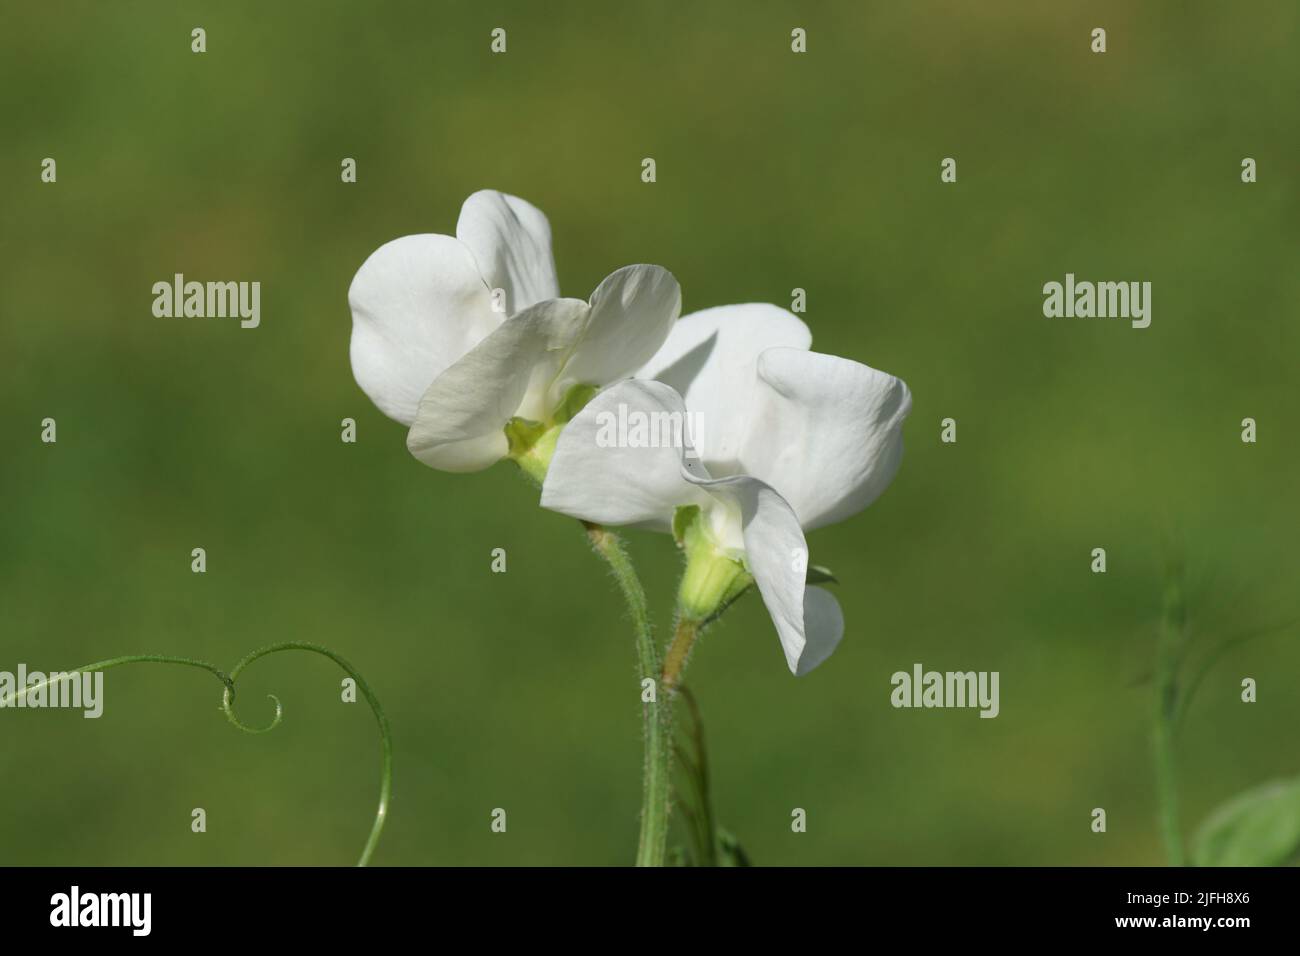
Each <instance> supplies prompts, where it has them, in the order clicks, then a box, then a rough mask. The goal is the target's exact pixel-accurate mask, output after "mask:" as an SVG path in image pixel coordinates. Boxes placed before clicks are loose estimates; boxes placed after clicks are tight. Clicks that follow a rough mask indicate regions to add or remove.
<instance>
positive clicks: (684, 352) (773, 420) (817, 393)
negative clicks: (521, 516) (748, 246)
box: [542, 305, 912, 679]
mask: <svg viewBox="0 0 1300 956" xmlns="http://www.w3.org/2000/svg"><path fill="white" fill-rule="evenodd" d="M810 343H811V336H810V335H809V332H808V328H807V326H805V325H804V324H803V322H801V321H800V320H799V319H797V318H796V317H795V316H793V315H791V314H790V313H789V312H786V311H785V310H784V309H780V308H778V307H776V306H773V305H734V306H723V307H720V308H715V309H706V310H705V311H702V312H696V313H694V314H692V315H688V316H685V317H684V318H682V319H681V320H680V321H679V322H678V323H677V324H676V325H675V326H674V327H673V331H672V333H671V335H670V336H669V338H668V341H667V342H666V343H665V345H664V347H663V349H662V350H661V351H660V352H659V353H658V354H657V355H656V356H655V358H654V359H653V360H652V361H651V362H650V363H648V364H647V366H646V367H645V368H644V369H643V370H642V376H643V378H644V379H649V378H653V379H657V381H650V380H640V379H638V380H633V381H629V382H624V383H622V384H620V385H617V386H615V387H613V388H610V389H606V390H605V391H602V392H601V393H600V394H599V395H597V396H596V397H595V398H593V399H592V400H591V402H590V403H589V404H588V405H587V406H586V407H585V408H584V409H583V410H582V411H581V412H580V413H579V414H578V415H577V416H576V417H574V418H573V420H572V421H571V422H569V424H568V425H567V426H566V428H565V430H564V432H563V433H562V434H561V435H560V438H559V441H558V444H557V445H556V448H555V455H554V457H553V458H552V460H551V465H550V471H549V472H548V474H547V476H546V480H545V483H544V484H543V487H542V505H543V506H544V507H546V508H550V509H552V510H554V511H558V512H561V513H563V514H567V515H572V516H574V517H578V518H582V519H584V520H587V521H593V522H599V523H601V524H608V525H631V526H635V527H645V528H653V529H656V530H660V531H669V530H671V531H673V532H674V534H675V535H676V536H677V537H678V539H679V541H680V542H681V543H682V544H683V547H685V549H686V551H687V566H686V571H685V573H684V575H683V579H682V587H681V591H680V593H679V603H680V605H681V610H682V613H683V615H685V616H686V617H687V618H692V619H694V620H697V621H700V622H704V621H707V620H709V619H710V618H712V617H714V616H716V614H717V613H718V612H719V611H720V610H721V609H722V608H724V607H725V606H726V604H727V603H729V602H730V601H731V600H733V599H734V598H735V597H736V596H737V595H738V594H739V593H740V592H741V591H743V590H744V588H745V587H747V586H748V585H749V583H750V582H751V579H752V582H753V583H755V584H757V586H758V590H759V592H760V594H761V595H762V598H763V603H764V604H765V605H766V607H767V609H768V612H769V613H770V614H771V615H772V620H773V622H774V623H775V625H776V629H777V633H778V635H779V636H780V639H781V646H782V648H783V649H784V651H785V657H786V662H787V664H788V665H789V667H790V670H791V672H792V673H794V674H806V673H808V672H809V671H810V670H812V669H813V668H814V667H816V666H817V665H818V664H820V663H821V662H822V661H824V660H825V659H826V658H827V657H829V656H830V654H831V652H832V651H834V649H835V647H836V645H838V644H839V641H840V638H841V637H842V636H843V632H844V617H843V614H842V613H841V611H840V607H839V603H838V602H837V601H836V600H835V598H834V597H833V596H832V595H831V594H830V592H829V591H826V590H825V589H823V588H819V587H809V586H808V585H807V583H806V581H807V568H808V552H807V545H806V542H805V539H804V531H805V530H811V529H813V528H818V527H821V526H822V525H826V524H830V523H831V522H835V521H841V520H843V519H845V518H847V517H849V516H850V515H853V514H855V513H856V512H858V511H860V510H862V509H863V508H865V507H866V506H867V505H869V504H870V503H871V502H872V501H874V500H875V499H876V498H877V497H878V496H879V495H880V493H881V492H882V491H884V489H885V487H886V486H887V485H888V484H889V482H890V480H891V479H892V478H893V477H894V474H895V472H896V471H897V470H898V465H899V461H900V459H901V457H902V452H903V440H902V423H903V419H904V418H905V417H906V416H907V414H908V412H909V411H910V410H911V404H912V398H911V393H910V392H909V391H908V388H907V386H906V385H905V384H904V383H903V382H902V381H900V380H899V379H897V378H895V377H893V376H892V375H887V374H885V373H884V372H878V371H876V370H875V369H872V368H868V367H867V366H865V365H861V364H859V363H857V362H852V361H849V360H848V359H843V358H837V357H835V356H833V355H822V354H819V353H816V352H810V351H808V346H809V345H810ZM688 409H689V410H690V415H689V416H688V415H687V410H688ZM619 422H643V423H645V424H646V426H647V427H646V428H644V429H643V430H640V431H634V429H633V428H631V427H624V426H621V425H618V423H619ZM692 422H698V423H699V424H700V425H701V426H702V427H700V428H698V429H696V431H697V434H696V435H695V436H690V435H689V429H688V428H686V427H683V425H689V423H692ZM682 434H686V436H687V438H688V439H689V438H691V437H693V438H694V441H693V442H692V441H686V442H679V441H677V440H676V438H677V436H679V435H682ZM674 446H677V447H674ZM688 649H689V648H688ZM669 654H670V658H669V665H668V666H666V667H665V679H669V678H670V676H671V674H670V670H671V667H672V666H673V661H672V651H671V650H670V652H669ZM678 663H680V662H678Z"/></svg>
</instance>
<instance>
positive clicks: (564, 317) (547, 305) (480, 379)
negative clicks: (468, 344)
mask: <svg viewBox="0 0 1300 956" xmlns="http://www.w3.org/2000/svg"><path fill="white" fill-rule="evenodd" d="M587 309H588V306H587V303H585V302H582V301H579V300H577V299H550V300H548V301H546V302H541V303H538V304H537V305H535V306H533V307H532V308H529V309H526V310H524V311H523V312H521V313H519V314H518V315H515V316H512V317H511V318H509V319H507V320H506V321H505V322H504V323H502V325H501V326H500V327H499V328H498V329H497V330H496V331H495V332H493V333H492V334H491V335H489V336H488V337H487V338H485V339H484V340H483V341H482V342H480V343H479V344H478V345H477V346H475V347H474V348H473V349H472V350H471V351H470V352H469V353H468V354H467V355H466V356H465V357H464V358H462V359H461V360H460V361H459V362H457V363H456V364H455V365H453V366H451V368H449V369H447V371H445V372H443V373H442V374H441V375H440V376H438V378H437V379H435V380H434V382H433V384H432V385H430V386H429V388H428V390H427V391H426V392H425V393H424V396H423V397H422V398H421V399H420V405H419V410H418V412H417V414H416V417H415V422H414V424H413V425H412V426H411V431H410V433H409V434H408V435H407V436H406V447H407V448H409V449H410V450H411V454H413V455H415V457H416V458H419V459H420V460H421V461H422V462H424V463H425V464H426V465H429V466H430V467H433V468H438V469H441V470H443V471H479V470H481V469H483V468H487V467H488V466H489V465H491V464H492V463H493V462H495V461H498V460H499V459H501V458H502V457H503V456H504V455H505V453H506V451H507V441H506V437H505V432H504V428H505V426H506V423H507V422H508V421H509V420H510V419H511V418H513V417H514V416H515V415H516V414H517V413H518V412H519V411H520V405H521V403H523V402H524V400H525V396H526V395H527V394H528V392H529V390H530V385H532V384H533V383H535V382H536V381H537V380H542V381H550V379H551V378H553V377H554V375H555V372H556V364H557V363H558V361H559V356H561V355H564V354H567V352H568V349H569V348H570V347H571V346H572V344H573V341H574V339H575V338H576V336H577V335H578V333H579V332H580V331H581V329H582V327H583V325H584V324H585V322H586V314H587Z"/></svg>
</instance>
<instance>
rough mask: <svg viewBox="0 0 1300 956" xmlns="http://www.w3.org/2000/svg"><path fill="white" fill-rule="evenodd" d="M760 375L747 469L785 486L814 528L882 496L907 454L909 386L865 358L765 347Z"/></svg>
mask: <svg viewBox="0 0 1300 956" xmlns="http://www.w3.org/2000/svg"><path fill="white" fill-rule="evenodd" d="M758 380H759V383H760V384H759V387H758V388H757V389H756V390H755V392H754V396H753V398H754V406H753V413H752V415H751V417H750V420H749V431H748V433H747V434H746V436H745V440H744V444H743V446H742V448H741V450H740V459H741V465H742V468H743V470H744V473H745V474H749V475H753V476H754V477H756V478H761V479H762V480H763V481H766V482H767V483H768V484H770V485H772V486H773V487H774V488H777V489H779V490H780V492H781V495H782V496H783V497H784V498H785V500H786V501H788V502H789V503H790V506H791V507H793V508H794V511H795V514H797V515H798V516H799V521H800V523H801V524H802V525H803V527H804V528H805V529H808V530H811V529H812V528H818V527H821V526H822V525H826V524H831V523H833V522H836V521H842V520H844V519H845V518H847V517H849V516H850V515H853V514H856V513H857V512H859V511H861V510H862V509H863V508H865V507H866V506H867V505H869V504H871V502H873V501H875V500H876V498H877V497H879V496H880V494H881V492H883V491H884V490H885V488H886V487H887V486H888V485H889V483H890V481H892V480H893V477H894V475H895V474H896V473H897V471H898V465H899V462H900V461H901V460H902V457H903V419H904V418H906V417H907V414H908V412H909V411H911V408H912V395H911V392H910V391H909V390H908V388H907V385H905V384H904V383H903V382H902V381H901V380H900V379H897V378H895V377H894V376H892V375H889V374H886V373H885V372H880V371H877V370H876V369H874V368H869V367H868V366H866V365H862V364H861V363H859V362H853V361H850V360H849V359H844V358H839V357H838V356H835V355H822V354H819V353H817V352H806V351H803V350H801V349H790V348H774V349H768V350H767V351H765V352H763V354H762V355H761V356H759V360H758Z"/></svg>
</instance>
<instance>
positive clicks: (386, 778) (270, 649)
mask: <svg viewBox="0 0 1300 956" xmlns="http://www.w3.org/2000/svg"><path fill="white" fill-rule="evenodd" d="M280 651H310V652H311V653H313V654H321V655H323V656H325V657H328V658H329V659H330V660H332V661H333V662H334V663H336V664H338V665H339V667H341V668H343V670H345V671H346V672H347V673H348V674H349V676H351V677H352V678H353V679H354V680H355V681H356V682H357V687H358V688H359V689H360V690H361V693H362V694H363V695H364V696H365V698H366V703H368V704H369V705H370V709H371V710H372V711H373V712H374V714H375V720H376V721H378V723H379V737H380V741H381V746H382V750H383V764H382V769H381V776H380V784H379V809H378V811H377V812H376V813H375V822H374V824H373V825H372V826H371V828H370V836H369V838H368V839H367V840H366V845H365V848H364V849H363V850H362V851H361V858H360V860H358V861H357V866H365V865H366V864H367V863H369V862H370V857H371V855H372V854H373V853H374V851H375V846H376V845H378V843H379V835H380V833H382V832H383V829H384V821H385V820H386V819H387V817H388V801H389V798H390V797H391V795H392V790H393V741H392V734H391V732H390V730H389V727H388V718H387V717H386V716H385V715H384V710H383V708H382V707H381V706H380V704H379V698H378V697H376V696H375V693H374V691H372V690H371V689H370V685H369V684H367V683H366V681H365V678H364V677H362V676H361V675H360V674H359V673H357V671H356V668H354V667H353V666H352V665H351V664H349V663H348V662H347V661H346V660H344V659H343V658H342V657H340V656H339V655H338V654H335V653H334V652H333V651H331V650H329V649H328V648H325V647H321V646H319V645H317V644H306V643H303V642H300V641H285V642H283V643H280V644H270V645H267V646H266V647H263V648H260V649H258V650H256V651H253V652H252V653H251V654H249V655H247V656H246V657H245V658H244V659H243V660H241V661H240V662H239V663H238V664H236V665H235V666H234V667H233V668H232V669H231V671H230V673H229V674H227V673H226V672H225V671H223V670H221V669H220V668H219V667H217V666H216V665H215V664H209V663H208V662H207V661H198V660H193V659H192V658H188V657H174V656H172V655H168V654H129V655H126V656H124V657H112V658H109V659H108V660H105V661H96V662H95V663H94V664H85V665H83V666H81V667H75V668H73V669H72V670H69V671H63V672H62V673H63V674H66V675H68V676H71V675H73V674H93V673H95V672H97V671H106V670H109V669H110V668H113V667H118V666H120V665H122V664H180V665H182V666H185V667H197V668H199V669H201V670H205V671H208V672H209V673H210V674H213V675H214V676H215V677H216V678H217V679H218V680H219V681H221V683H222V684H224V685H225V691H224V692H223V693H222V697H221V710H222V713H224V714H225V715H226V719H227V720H229V721H230V723H231V724H233V725H234V726H236V727H238V728H239V729H240V730H242V731H244V732H245V733H250V734H261V733H266V732H267V731H268V730H273V729H274V728H275V727H277V726H278V725H279V723H280V717H281V715H282V709H281V707H280V701H279V699H278V698H277V697H276V696H275V695H274V694H271V695H269V696H270V698H271V700H273V701H275V717H273V718H272V719H271V722H270V723H269V724H267V725H266V726H265V727H250V726H247V725H246V724H244V723H242V722H241V721H240V720H239V718H238V717H236V716H235V712H234V708H233V706H232V705H233V703H234V700H235V678H236V677H238V676H239V674H240V672H241V671H242V670H243V669H244V668H245V667H247V666H248V665H249V664H251V663H253V661H255V660H257V659H258V658H261V657H266V656H267V655H268V654H275V653H278V652H280ZM59 679H60V681H62V680H64V679H66V678H63V677H60V678H59ZM51 683H53V681H52V680H51V679H50V678H48V677H47V678H46V679H45V680H44V681H40V682H38V683H35V684H29V685H28V686H26V687H22V688H19V689H18V690H16V691H15V692H14V693H12V694H10V695H9V697H8V698H7V699H5V700H4V702H3V706H6V707H11V706H13V705H14V704H15V703H16V702H17V701H19V700H20V699H22V698H24V697H26V696H27V695H28V694H29V693H31V692H32V691H36V690H39V689H41V688H42V687H46V686H48V685H50V684H51Z"/></svg>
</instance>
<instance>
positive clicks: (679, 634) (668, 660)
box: [663, 616, 704, 695]
mask: <svg viewBox="0 0 1300 956" xmlns="http://www.w3.org/2000/svg"><path fill="white" fill-rule="evenodd" d="M703 631H704V622H703V621H698V620H696V619H695V618H691V617H685V616H683V617H680V618H679V619H678V621H677V630H676V631H675V632H674V633H673V640H672V643H671V644H669V645H668V653H667V654H666V655H665V656H664V676H663V683H664V692H665V693H667V694H669V695H671V694H673V693H674V692H675V691H676V690H677V685H678V684H680V683H681V680H682V673H683V672H684V671H685V670H686V662H687V661H688V660H689V659H690V656H691V651H692V650H693V649H694V647H695V642H696V641H697V640H699V637H700V634H702V633H703Z"/></svg>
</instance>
